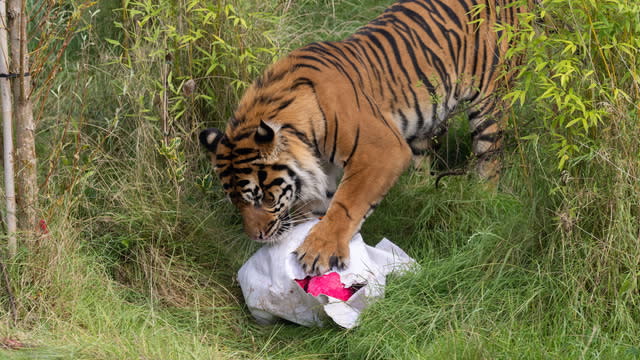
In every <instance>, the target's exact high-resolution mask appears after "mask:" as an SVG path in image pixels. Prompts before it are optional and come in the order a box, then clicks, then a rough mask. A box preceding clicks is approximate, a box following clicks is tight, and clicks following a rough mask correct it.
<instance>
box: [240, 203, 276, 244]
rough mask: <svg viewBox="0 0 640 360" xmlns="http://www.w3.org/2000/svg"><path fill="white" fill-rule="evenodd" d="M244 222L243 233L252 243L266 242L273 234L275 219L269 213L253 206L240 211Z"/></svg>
mask: <svg viewBox="0 0 640 360" xmlns="http://www.w3.org/2000/svg"><path fill="white" fill-rule="evenodd" d="M240 213H241V215H242V220H243V222H244V231H245V232H246V233H247V235H248V236H249V237H250V238H251V239H252V240H254V241H258V242H266V241H268V240H269V237H270V236H271V234H272V233H273V230H274V229H273V228H274V225H275V223H276V222H277V217H275V216H273V214H271V213H270V212H268V211H266V210H264V209H262V208H259V207H255V206H247V207H244V208H243V209H242V210H240Z"/></svg>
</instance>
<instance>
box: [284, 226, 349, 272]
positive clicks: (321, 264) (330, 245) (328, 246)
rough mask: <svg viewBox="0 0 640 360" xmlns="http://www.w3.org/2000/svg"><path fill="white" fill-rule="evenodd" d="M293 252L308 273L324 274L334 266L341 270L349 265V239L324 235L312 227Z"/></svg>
mask: <svg viewBox="0 0 640 360" xmlns="http://www.w3.org/2000/svg"><path fill="white" fill-rule="evenodd" d="M314 230H315V231H314ZM294 254H296V256H297V258H298V262H300V264H301V265H302V270H304V272H305V273H306V274H308V275H320V274H324V273H325V272H327V271H329V270H331V269H332V268H334V267H335V268H337V269H338V270H342V269H344V268H346V267H347V266H349V241H348V240H347V241H341V239H339V238H338V237H335V236H327V237H325V236H323V234H322V231H317V230H316V229H315V228H314V229H312V230H311V232H310V233H309V235H307V237H306V239H304V242H303V243H302V245H300V247H298V248H297V249H296V251H294Z"/></svg>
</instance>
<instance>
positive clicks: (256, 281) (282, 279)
mask: <svg viewBox="0 0 640 360" xmlns="http://www.w3.org/2000/svg"><path fill="white" fill-rule="evenodd" d="M317 222H318V220H312V221H309V222H307V223H304V224H300V225H298V226H296V227H295V228H293V229H292V231H290V232H289V235H288V236H287V238H285V239H282V241H280V242H279V243H277V244H274V245H265V246H264V247H262V248H261V249H260V250H258V251H257V252H256V253H255V254H254V255H253V256H252V257H251V258H250V259H249V260H248V261H247V262H246V263H245V264H244V265H243V266H242V268H240V271H239V272H238V282H239V283H240V287H241V288H242V294H243V295H244V299H245V302H246V303H247V306H248V307H249V310H250V311H251V314H252V315H253V316H254V317H255V318H256V320H257V321H258V323H260V324H272V323H274V322H275V321H277V319H278V318H282V319H287V320H289V321H292V322H294V323H297V324H300V325H304V326H322V325H323V323H324V321H325V319H326V317H327V316H328V317H330V318H331V319H333V321H335V322H336V323H337V324H338V325H340V326H342V327H345V328H349V329H350V328H352V327H354V326H356V325H357V322H358V317H359V315H360V313H361V312H362V310H363V309H364V308H365V307H366V306H367V305H368V304H370V303H371V301H372V300H374V299H375V298H378V297H381V296H383V295H384V286H385V282H386V276H387V275H388V274H389V273H391V272H397V271H406V270H408V269H409V268H410V267H411V266H412V265H414V264H415V261H414V260H413V259H412V258H410V257H409V256H408V255H407V254H406V253H405V252H404V251H402V249H400V248H399V247H398V246H396V245H395V244H393V243H392V242H391V241H389V240H387V239H382V241H380V242H379V243H378V244H377V245H376V246H375V247H371V246H368V245H366V244H365V243H364V241H363V240H362V236H360V234H356V235H355V236H354V237H353V239H352V240H351V243H350V244H349V248H350V260H349V267H348V268H347V269H345V270H341V271H336V272H337V273H339V274H340V278H341V281H342V283H343V284H344V285H345V287H351V286H354V285H357V286H362V287H361V288H360V289H358V290H357V291H356V292H355V294H353V295H352V296H351V297H350V298H349V300H347V301H342V300H339V299H335V298H333V297H330V296H327V295H323V294H321V295H318V296H313V295H311V294H308V293H307V292H305V290H304V289H303V288H302V287H301V286H300V285H298V283H297V282H296V281H295V280H296V279H304V278H305V277H306V275H305V273H304V271H302V268H301V266H300V264H299V263H298V261H297V260H296V257H295V255H294V254H292V252H293V251H294V250H295V249H297V248H298V246H300V244H302V241H303V240H304V238H305V236H306V235H307V233H308V232H309V231H310V230H311V228H312V227H313V225H315V224H316V223H317ZM333 271H335V270H331V271H329V272H333Z"/></svg>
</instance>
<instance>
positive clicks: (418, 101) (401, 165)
mask: <svg viewBox="0 0 640 360" xmlns="http://www.w3.org/2000/svg"><path fill="white" fill-rule="evenodd" d="M524 7H525V6H523V5H522V4H521V1H520V0H401V1H398V2H396V3H394V4H393V5H391V6H390V7H388V8H387V9H386V10H385V11H384V12H383V13H382V14H381V15H380V16H378V17H377V18H375V19H374V20H372V21H371V22H370V23H368V24H367V25H365V26H363V27H361V28H360V29H358V30H357V31H356V32H355V33H354V34H352V35H351V36H349V37H348V38H346V39H345V40H342V41H324V42H315V43H311V44H309V45H306V46H304V47H301V48H298V49H296V50H293V51H291V52H290V53H289V54H288V55H286V56H284V57H282V58H281V59H279V60H277V61H276V62H275V63H273V64H272V65H270V66H269V67H268V68H267V69H266V70H265V71H264V72H263V73H262V74H261V75H260V76H259V77H257V79H255V81H254V82H253V83H252V84H251V85H250V86H249V87H248V88H247V89H246V91H245V93H244V95H243V96H242V97H241V99H240V101H239V104H238V106H237V109H236V110H235V112H234V114H233V116H232V117H231V118H230V119H229V121H228V122H227V125H226V128H225V130H224V131H222V130H219V129H215V128H209V129H205V130H203V131H202V132H201V133H200V135H199V139H200V142H201V143H202V144H203V145H204V147H205V148H206V149H207V150H208V153H209V154H210V160H211V163H212V165H213V169H214V171H215V173H216V174H217V176H218V177H219V179H220V182H221V184H222V187H223V189H224V191H225V192H226V194H227V196H228V198H229V199H230V200H231V202H232V203H233V204H234V205H235V207H236V208H237V209H238V211H239V213H240V215H241V216H242V219H243V227H244V231H245V232H246V234H247V235H248V236H249V237H250V238H251V239H253V240H255V241H257V242H260V243H266V244H273V243H277V242H278V241H280V240H281V239H282V238H283V237H284V236H283V235H284V234H286V233H287V231H288V230H289V229H290V228H291V227H292V226H293V225H295V224H297V223H300V222H302V221H306V219H308V218H310V217H313V216H319V215H322V216H323V217H322V220H320V221H319V222H318V223H317V224H315V225H314V226H313V228H312V229H311V230H310V232H309V233H308V234H307V236H306V238H305V239H304V241H303V242H302V244H301V245H300V246H299V247H298V248H297V249H296V250H295V252H294V253H293V254H294V255H295V256H296V259H297V261H298V262H299V263H300V265H301V267H302V269H303V270H304V271H305V273H307V274H309V275H317V274H322V273H325V272H327V271H329V270H331V269H334V268H335V269H339V270H340V269H344V268H345V267H348V264H349V241H350V239H351V238H352V237H353V236H354V234H355V233H357V232H358V231H359V230H360V227H361V226H362V224H363V223H364V221H365V219H366V218H367V217H368V216H369V215H370V214H371V213H372V212H373V211H374V209H375V208H376V207H377V206H378V204H379V203H380V201H381V200H382V199H383V197H384V196H385V195H386V194H387V192H388V191H389V190H390V188H391V187H392V186H393V185H394V184H395V183H396V181H397V180H398V178H399V177H400V175H401V174H402V173H403V172H404V171H405V170H406V169H407V168H408V167H409V166H410V164H411V162H412V161H424V160H425V157H426V155H427V154H428V153H429V151H430V149H431V147H432V146H433V142H434V139H436V138H437V137H438V136H439V135H441V134H442V133H443V132H445V131H446V127H447V122H448V121H447V120H448V118H449V117H450V116H451V115H452V114H454V113H456V112H459V111H464V112H466V113H467V114H468V117H469V124H470V129H471V136H472V149H473V153H474V154H475V159H476V160H475V162H476V163H475V170H476V172H477V174H478V175H479V176H480V177H481V178H483V179H486V180H487V181H489V182H491V181H496V180H497V179H498V178H499V174H500V169H501V165H500V156H499V155H500V152H501V149H502V143H503V131H502V128H503V126H502V124H501V123H502V122H503V120H501V119H502V117H501V113H502V112H503V109H504V106H503V102H504V101H503V100H501V97H500V96H499V91H498V89H499V88H500V84H501V83H502V82H503V81H504V80H508V79H506V78H507V77H511V76H508V75H504V74H505V73H506V74H508V73H509V72H508V71H501V69H503V68H505V67H506V68H509V67H510V66H511V67H513V64H510V60H507V58H506V52H507V50H508V49H509V46H510V43H511V42H510V40H509V39H508V38H507V36H503V35H504V34H503V32H505V29H507V28H514V27H516V26H517V24H518V14H519V13H520V12H522V11H523V8H524ZM460 109H462V110H460ZM427 161H428V159H427ZM340 176H341V178H340ZM338 179H339V181H338Z"/></svg>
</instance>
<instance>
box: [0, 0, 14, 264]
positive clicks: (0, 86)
mask: <svg viewBox="0 0 640 360" xmlns="http://www.w3.org/2000/svg"><path fill="white" fill-rule="evenodd" d="M8 73H9V51H8V45H7V2H6V0H0V74H4V76H3V77H0V99H1V100H2V134H3V145H4V146H3V147H4V156H3V157H4V186H5V190H4V191H5V196H6V199H7V216H6V221H7V235H8V239H9V240H8V248H9V256H10V257H14V256H15V255H16V251H17V242H16V195H15V188H14V183H13V176H14V172H13V129H12V123H11V122H12V118H13V116H12V114H11V112H12V109H11V86H10V84H9V78H8Z"/></svg>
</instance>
